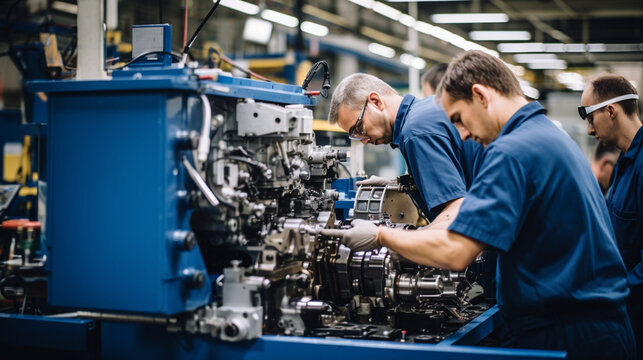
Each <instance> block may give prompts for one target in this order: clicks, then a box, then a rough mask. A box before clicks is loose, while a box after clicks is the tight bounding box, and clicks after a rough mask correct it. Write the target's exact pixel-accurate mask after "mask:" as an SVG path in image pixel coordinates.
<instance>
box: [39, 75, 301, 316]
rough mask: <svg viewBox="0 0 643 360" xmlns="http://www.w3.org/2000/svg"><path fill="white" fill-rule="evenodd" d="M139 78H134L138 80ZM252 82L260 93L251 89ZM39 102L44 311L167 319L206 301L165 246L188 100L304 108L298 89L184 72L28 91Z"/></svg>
mask: <svg viewBox="0 0 643 360" xmlns="http://www.w3.org/2000/svg"><path fill="white" fill-rule="evenodd" d="M142 74H144V76H143V75H142ZM257 83H260V85H259V84H257ZM28 87H29V91H31V92H35V91H43V92H46V93H48V114H49V115H48V132H47V137H48V139H50V141H49V142H48V144H47V154H48V165H47V170H48V198H47V214H48V218H47V228H46V250H47V252H48V255H49V256H48V258H49V261H48V270H49V282H48V286H49V288H48V298H49V302H50V304H51V305H53V306H60V307H67V308H75V309H89V310H98V311H109V312H127V313H139V314H149V315H171V314H176V313H179V312H182V311H187V310H193V309H195V308H197V307H199V306H203V305H205V304H207V303H208V302H209V301H210V297H211V292H212V291H211V285H210V281H205V283H204V284H203V287H202V288H200V289H199V288H195V287H191V282H192V281H193V276H194V275H195V274H199V273H200V274H203V275H205V276H206V279H207V273H206V268H205V265H204V263H203V260H202V257H201V254H200V253H199V250H198V247H197V248H195V249H193V250H192V251H185V250H182V249H180V248H177V247H176V246H175V245H173V244H174V241H173V240H174V237H175V234H177V232H181V231H189V230H190V228H189V223H188V221H189V214H190V210H189V208H188V204H187V200H186V196H185V195H186V193H187V190H189V189H186V188H185V185H184V184H190V183H191V181H190V180H188V179H187V177H186V176H187V175H186V174H185V170H184V168H183V166H180V164H179V162H180V159H181V157H182V156H183V155H184V154H188V153H189V152H187V151H184V150H182V148H183V147H182V144H183V143H184V141H185V140H184V139H182V138H180V136H179V134H180V133H181V130H185V129H187V128H188V127H189V117H190V116H191V114H189V112H190V111H189V110H188V109H189V106H188V103H189V100H190V99H191V98H192V97H196V96H198V92H199V91H205V92H206V93H209V94H215V95H220V96H225V97H230V98H241V97H254V98H257V99H262V100H266V101H272V102H275V103H303V104H311V103H312V100H311V99H310V98H309V97H306V96H303V95H302V91H301V88H300V87H298V86H290V85H282V84H269V85H267V86H266V85H265V83H262V82H257V81H253V80H247V79H235V78H230V77H225V76H220V77H219V81H217V82H214V81H199V80H198V78H197V77H196V76H194V75H193V74H192V72H191V70H187V69H171V70H167V69H166V70H162V71H161V70H153V69H150V70H145V71H142V72H141V71H136V70H127V71H121V72H117V73H115V74H114V79H113V80H95V81H45V82H32V83H30V84H29V85H28Z"/></svg>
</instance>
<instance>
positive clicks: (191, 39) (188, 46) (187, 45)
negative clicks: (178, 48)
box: [183, 0, 221, 54]
mask: <svg viewBox="0 0 643 360" xmlns="http://www.w3.org/2000/svg"><path fill="white" fill-rule="evenodd" d="M220 2H221V0H217V2H215V3H214V5H213V6H212V9H210V11H209V12H208V14H207V15H206V16H205V17H204V18H203V20H201V23H200V24H199V27H197V28H196V31H194V34H192V37H191V38H190V41H188V43H187V44H186V45H185V48H184V49H183V54H187V53H188V52H189V51H190V48H191V47H192V44H193V43H194V40H196V37H197V36H198V35H199V33H200V32H201V29H202V28H203V25H205V23H206V22H207V21H208V19H209V18H210V16H212V14H213V13H214V10H216V9H217V7H218V6H219V3H220Z"/></svg>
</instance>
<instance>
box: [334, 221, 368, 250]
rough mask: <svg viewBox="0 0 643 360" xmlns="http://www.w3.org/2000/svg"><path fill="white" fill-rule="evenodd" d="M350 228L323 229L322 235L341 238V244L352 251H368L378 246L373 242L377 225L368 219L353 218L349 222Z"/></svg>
mask: <svg viewBox="0 0 643 360" xmlns="http://www.w3.org/2000/svg"><path fill="white" fill-rule="evenodd" d="M351 225H353V227H352V228H350V229H347V230H340V229H324V230H322V231H321V234H322V235H326V236H335V237H341V238H342V244H344V245H345V246H347V247H349V248H350V249H351V250H352V251H368V250H373V249H376V248H378V247H379V246H378V245H377V243H376V242H375V237H377V230H378V227H377V225H375V224H373V223H372V222H371V221H368V220H361V219H355V220H353V221H352V222H351Z"/></svg>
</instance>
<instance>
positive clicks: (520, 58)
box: [514, 53, 558, 64]
mask: <svg viewBox="0 0 643 360" xmlns="http://www.w3.org/2000/svg"><path fill="white" fill-rule="evenodd" d="M556 59H558V57H557V56H556V54H543V53H540V54H539V53H535V54H516V55H514V61H515V62H517V63H521V64H526V63H529V62H531V61H534V60H556Z"/></svg>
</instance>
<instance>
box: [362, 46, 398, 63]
mask: <svg viewBox="0 0 643 360" xmlns="http://www.w3.org/2000/svg"><path fill="white" fill-rule="evenodd" d="M368 51H370V52H372V53H373V54H375V55H379V56H383V57H386V58H389V59H390V58H392V57H394V56H395V50H394V49H393V48H390V47H388V46H384V45H382V44H378V43H370V44H368Z"/></svg>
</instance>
